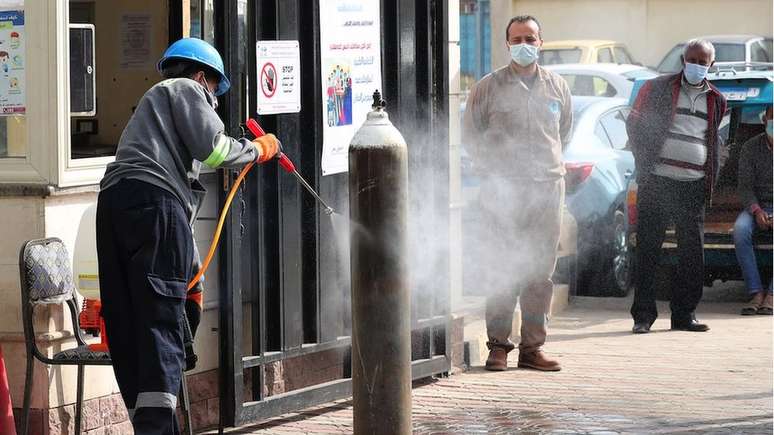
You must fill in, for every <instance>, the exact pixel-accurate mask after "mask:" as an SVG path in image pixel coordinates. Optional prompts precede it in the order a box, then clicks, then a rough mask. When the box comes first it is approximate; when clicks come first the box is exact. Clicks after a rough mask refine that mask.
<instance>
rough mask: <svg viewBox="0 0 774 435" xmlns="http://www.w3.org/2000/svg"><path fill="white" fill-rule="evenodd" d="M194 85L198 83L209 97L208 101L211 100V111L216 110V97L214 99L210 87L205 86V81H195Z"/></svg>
mask: <svg viewBox="0 0 774 435" xmlns="http://www.w3.org/2000/svg"><path fill="white" fill-rule="evenodd" d="M202 82H203V83H202ZM196 83H199V84H200V85H201V86H202V87H203V88H204V92H206V93H207V95H209V96H210V100H212V108H213V109H217V108H218V97H216V96H215V94H214V93H212V91H211V90H210V87H209V86H208V84H207V79H203V80H202V81H197V82H196Z"/></svg>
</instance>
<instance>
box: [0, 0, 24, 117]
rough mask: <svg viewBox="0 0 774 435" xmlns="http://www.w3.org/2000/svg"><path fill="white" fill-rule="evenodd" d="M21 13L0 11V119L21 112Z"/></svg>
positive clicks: (22, 44)
mask: <svg viewBox="0 0 774 435" xmlns="http://www.w3.org/2000/svg"><path fill="white" fill-rule="evenodd" d="M24 40H25V35H24V11H0V116H2V115H18V114H23V113H24V111H25V96H24V89H25V86H24V65H25V63H26V62H25V59H26V53H25V50H24Z"/></svg>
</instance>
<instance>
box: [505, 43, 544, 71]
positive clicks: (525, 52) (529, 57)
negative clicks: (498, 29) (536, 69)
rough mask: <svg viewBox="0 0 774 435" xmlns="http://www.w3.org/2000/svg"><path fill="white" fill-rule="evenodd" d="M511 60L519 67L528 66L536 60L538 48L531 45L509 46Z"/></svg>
mask: <svg viewBox="0 0 774 435" xmlns="http://www.w3.org/2000/svg"><path fill="white" fill-rule="evenodd" d="M510 50H511V59H513V61H514V62H516V63H517V64H519V65H521V66H529V65H532V64H533V63H535V61H536V60H538V51H539V50H538V47H537V46H535V45H532V44H514V45H511V46H510Z"/></svg>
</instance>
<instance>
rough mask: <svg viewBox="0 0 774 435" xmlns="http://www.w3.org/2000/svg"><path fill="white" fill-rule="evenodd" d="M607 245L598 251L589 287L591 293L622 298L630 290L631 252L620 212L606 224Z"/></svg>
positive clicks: (617, 211) (621, 212)
mask: <svg viewBox="0 0 774 435" xmlns="http://www.w3.org/2000/svg"><path fill="white" fill-rule="evenodd" d="M608 225H609V226H608V231H605V234H607V237H608V243H607V244H606V245H604V247H603V248H602V249H600V251H599V254H598V255H597V259H598V261H596V262H595V263H596V264H595V265H593V266H592V267H593V268H594V269H593V276H592V278H591V280H590V281H591V285H590V287H591V288H592V289H594V291H593V293H594V294H597V295H604V296H619V297H623V296H626V295H628V294H629V289H630V288H631V271H632V267H631V266H632V263H633V262H632V258H631V257H632V252H631V250H630V249H629V244H628V243H627V240H626V224H625V221H624V214H623V211H621V210H616V211H615V213H613V216H612V219H611V220H610V222H609V224H608Z"/></svg>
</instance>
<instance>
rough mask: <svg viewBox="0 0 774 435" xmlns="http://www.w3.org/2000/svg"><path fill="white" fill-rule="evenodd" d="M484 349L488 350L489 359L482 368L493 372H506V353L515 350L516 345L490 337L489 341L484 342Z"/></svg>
mask: <svg viewBox="0 0 774 435" xmlns="http://www.w3.org/2000/svg"><path fill="white" fill-rule="evenodd" d="M486 347H488V348H489V357H488V358H487V359H486V365H485V366H484V368H485V369H487V370H491V371H493V372H502V371H504V370H507V369H508V352H510V351H512V350H513V349H514V348H516V345H514V344H513V343H511V341H510V340H505V341H501V340H497V339H495V338H491V337H490V338H489V341H487V342H486Z"/></svg>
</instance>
